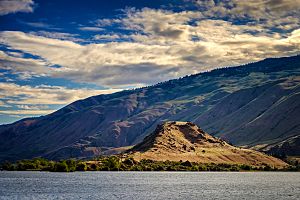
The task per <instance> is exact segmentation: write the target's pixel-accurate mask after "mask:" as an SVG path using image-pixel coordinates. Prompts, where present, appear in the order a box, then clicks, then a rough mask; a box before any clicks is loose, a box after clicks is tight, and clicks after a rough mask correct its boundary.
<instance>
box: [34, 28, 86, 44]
mask: <svg viewBox="0 0 300 200" xmlns="http://www.w3.org/2000/svg"><path fill="white" fill-rule="evenodd" d="M30 34H32V35H37V36H43V37H47V38H53V39H60V40H70V41H73V42H83V41H84V40H83V39H81V38H78V36H79V35H78V34H71V33H63V32H55V31H51V32H49V31H37V32H30Z"/></svg>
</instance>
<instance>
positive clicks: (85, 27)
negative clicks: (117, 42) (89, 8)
mask: <svg viewBox="0 0 300 200" xmlns="http://www.w3.org/2000/svg"><path fill="white" fill-rule="evenodd" d="M78 29H79V30H82V31H96V32H97V31H103V30H104V29H103V28H100V27H95V26H83V27H79V28H78Z"/></svg>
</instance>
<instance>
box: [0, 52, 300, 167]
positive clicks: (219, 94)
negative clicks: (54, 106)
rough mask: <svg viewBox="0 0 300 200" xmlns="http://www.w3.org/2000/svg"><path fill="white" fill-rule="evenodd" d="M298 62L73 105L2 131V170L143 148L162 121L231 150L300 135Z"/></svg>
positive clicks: (276, 62)
mask: <svg viewBox="0 0 300 200" xmlns="http://www.w3.org/2000/svg"><path fill="white" fill-rule="evenodd" d="M299 77H300V56H294V57H287V58H276V59H266V60H263V61H261V62H257V63H252V64H248V65H245V66H240V67H233V68H226V69H219V70H214V71H211V72H206V73H201V74H195V75H191V76H187V77H184V78H181V79H177V80H170V81H167V82H164V83H160V84H157V85H154V86H149V87H145V88H140V89H136V90H130V91H122V92H118V93H114V94H109V95H99V96H93V97H90V98H87V99H84V100H80V101H76V102H74V103H72V104H70V105H67V106H66V107H64V108H62V109H60V110H58V111H56V112H54V113H52V114H50V115H46V116H43V117H39V118H30V119H24V120H21V121H18V122H15V123H13V124H9V125H2V126H0V162H1V161H4V160H17V159H25V158H32V157H35V156H43V157H47V158H51V159H61V158H69V157H86V156H93V155H100V154H103V153H107V152H113V151H114V150H113V149H115V148H118V147H124V146H132V145H135V144H137V143H139V142H141V141H142V140H143V139H144V138H145V137H146V136H147V135H148V134H150V133H151V132H153V131H154V130H155V128H156V126H157V125H158V124H160V123H161V122H163V121H167V120H173V121H192V122H195V123H196V124H197V125H199V126H200V127H201V128H203V130H205V131H208V132H209V133H211V134H212V135H214V136H218V137H221V138H222V139H224V140H226V141H229V142H231V143H233V144H236V145H246V146H256V145H260V144H272V143H276V142H281V141H283V140H285V139H287V138H289V137H293V136H296V135H299V133H300V117H299V113H300V110H299V108H300V101H299V100H300V99H299V92H300V87H299V86H300V78H299Z"/></svg>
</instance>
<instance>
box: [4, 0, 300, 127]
mask: <svg viewBox="0 0 300 200" xmlns="http://www.w3.org/2000/svg"><path fill="white" fill-rule="evenodd" d="M299 52H300V0H202V1H200V0H151V1H150V0H109V1H99V0H85V1H74V0H51V1H49V0H0V124H6V123H11V122H14V121H16V120H19V119H22V118H25V117H32V116H40V115H46V114H49V113H51V112H54V111H55V110H57V109H59V108H62V107H63V106H65V105H67V104H69V103H71V102H73V101H76V100H78V99H83V98H86V97H89V96H92V95H99V94H109V93H113V92H117V91H120V90H124V89H130V88H135V87H143V86H147V85H151V84H155V83H158V82H162V81H166V80H169V79H174V78H178V77H182V76H185V75H188V74H193V73H199V72H203V71H209V70H212V69H214V68H219V67H226V66H236V65H240V64H245V63H249V62H255V61H258V60H262V59H264V58H267V57H281V56H291V55H296V54H299Z"/></svg>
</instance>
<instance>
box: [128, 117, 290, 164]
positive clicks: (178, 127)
mask: <svg viewBox="0 0 300 200" xmlns="http://www.w3.org/2000/svg"><path fill="white" fill-rule="evenodd" d="M131 151H132V152H133V153H131V154H132V157H133V158H134V159H135V160H141V159H150V160H156V161H166V160H170V161H180V160H182V161H186V160H188V161H190V162H200V163H227V164H247V165H253V166H262V165H265V164H267V165H269V166H273V167H284V166H286V164H285V163H284V162H283V161H281V160H279V159H277V158H274V157H271V156H268V155H265V154H263V153H260V152H257V151H253V150H249V149H242V148H237V147H234V146H232V145H229V144H228V143H226V142H225V141H223V140H220V139H217V138H215V137H212V136H211V135H209V134H207V133H205V132H204V131H203V130H201V129H200V128H199V127H197V126H196V125H195V124H193V123H191V122H166V123H164V124H162V125H159V126H158V127H157V129H156V130H155V131H154V132H153V133H151V134H150V135H149V136H147V137H146V138H145V139H144V140H143V141H142V142H141V143H139V144H137V145H136V146H135V147H133V148H132V149H131Z"/></svg>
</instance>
